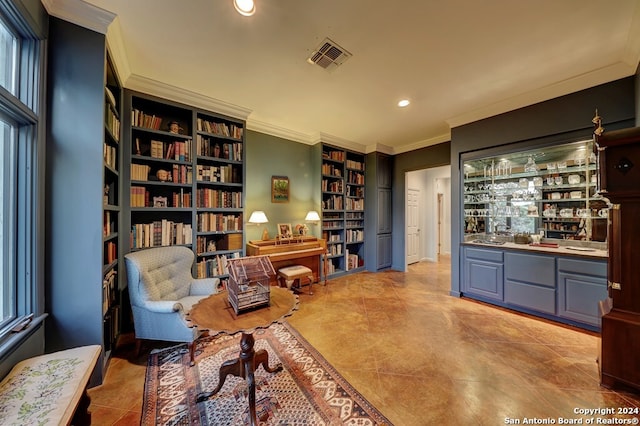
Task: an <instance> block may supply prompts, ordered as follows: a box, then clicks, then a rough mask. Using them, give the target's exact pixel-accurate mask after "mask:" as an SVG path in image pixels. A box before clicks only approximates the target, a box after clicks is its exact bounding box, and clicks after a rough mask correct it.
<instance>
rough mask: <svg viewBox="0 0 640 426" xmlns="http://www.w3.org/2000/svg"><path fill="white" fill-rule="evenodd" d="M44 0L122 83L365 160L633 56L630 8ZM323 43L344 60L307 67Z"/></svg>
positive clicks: (569, 86)
mask: <svg viewBox="0 0 640 426" xmlns="http://www.w3.org/2000/svg"><path fill="white" fill-rule="evenodd" d="M42 2H43V4H44V5H45V7H47V10H48V11H49V13H51V14H52V15H54V16H59V17H61V18H64V19H67V20H70V21H71V22H75V23H79V24H80V25H84V26H87V27H89V28H92V29H97V30H99V31H100V30H102V32H106V34H107V41H108V43H109V46H110V50H111V51H112V52H113V53H114V56H116V57H117V60H116V66H117V68H118V72H119V74H120V77H121V79H122V81H123V83H124V85H125V86H126V87H129V88H132V89H136V90H140V89H143V90H144V91H146V92H149V91H152V93H154V94H158V95H164V96H165V97H169V98H172V99H174V100H179V101H185V102H187V103H189V104H190V105H196V106H199V105H207V106H210V105H213V106H214V107H216V108H217V110H221V112H225V108H226V109H227V110H226V112H230V113H231V114H232V115H236V116H242V118H246V120H247V127H248V128H249V129H253V130H257V131H262V132H265V133H269V134H274V135H276V136H281V137H285V138H288V139H292V140H296V141H300V142H304V143H316V142H318V141H320V140H321V141H324V142H331V143H338V144H340V145H342V146H344V147H347V148H354V149H360V150H362V151H365V152H369V151H374V150H380V151H386V152H388V153H400V152H406V151H409V150H412V149H416V148H420V147H423V146H428V145H432V144H435V143H439V142H443V141H447V140H450V129H451V128H452V127H456V126H459V125H462V124H465V123H469V122H472V121H475V120H478V119H482V118H486V117H489V116H492V115H495V114H499V113H502V112H506V111H510V110H513V109H516V108H520V107H523V106H527V105H531V104H533V103H537V102H541V101H544V100H547V99H551V98H554V97H557V96H561V95H564V94H567V93H571V92H575V91H577V90H581V89H585V88H588V87H592V86H595V85H598V84H602V83H606V82H609V81H613V80H616V79H619V78H623V77H626V76H629V75H633V74H634V73H635V72H636V69H637V67H638V63H639V60H640V0H615V1H613V2H604V1H602V0H563V1H557V0H536V1H513V0H486V1H477V0H447V1H433V0H405V1H399V2H398V1H371V0H322V1H320V0H316V1H312V0H255V2H256V8H257V11H256V14H255V15H254V16H252V17H243V16H241V15H239V14H238V13H237V12H236V11H235V9H234V7H233V5H232V0H187V1H184V0H183V1H178V0H153V1H151V0H147V1H140V0H138V1H133V0H87V1H86V2H83V1H81V0H42ZM96 22H98V23H97V24H96ZM100 25H102V27H101V26H100ZM92 26H93V27H92ZM325 37H329V38H330V39H331V40H333V41H334V42H336V43H337V44H338V45H340V46H341V47H343V48H344V49H346V50H347V51H348V52H349V53H351V55H352V56H351V57H350V58H349V59H348V60H346V61H345V62H344V63H343V64H342V65H340V66H339V67H337V68H335V69H334V70H333V71H327V70H325V69H323V68H321V67H320V66H318V65H315V64H310V63H308V62H307V60H306V59H307V57H309V55H310V54H311V53H312V52H313V51H314V49H316V48H317V47H318V45H319V44H320V43H321V42H322V41H323V40H324V39H325ZM403 98H407V99H410V100H411V104H410V105H409V106H408V107H406V108H399V107H397V106H396V103H397V102H398V101H399V100H400V99H403ZM218 107H219V108H218Z"/></svg>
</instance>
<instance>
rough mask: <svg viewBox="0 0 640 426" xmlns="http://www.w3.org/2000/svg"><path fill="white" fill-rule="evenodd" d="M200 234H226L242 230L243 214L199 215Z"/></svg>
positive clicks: (198, 227) (198, 229)
mask: <svg viewBox="0 0 640 426" xmlns="http://www.w3.org/2000/svg"><path fill="white" fill-rule="evenodd" d="M196 229H197V231H198V232H225V231H241V230H242V214H237V215H235V214H223V213H198V216H197V228H196Z"/></svg>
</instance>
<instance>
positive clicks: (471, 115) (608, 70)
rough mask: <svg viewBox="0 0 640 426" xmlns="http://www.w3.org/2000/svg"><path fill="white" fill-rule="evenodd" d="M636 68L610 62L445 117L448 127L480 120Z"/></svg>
mask: <svg viewBox="0 0 640 426" xmlns="http://www.w3.org/2000/svg"><path fill="white" fill-rule="evenodd" d="M635 72H636V68H635V67H634V66H631V65H630V64H628V63H625V62H622V61H620V62H616V63H613V64H611V65H608V66H605V67H602V68H599V69H596V70H593V71H590V72H587V73H584V74H580V75H577V76H574V77H571V78H568V79H566V80H563V81H559V82H557V83H554V84H550V85H548V86H545V87H541V88H538V89H534V90H531V91H528V92H525V93H521V94H519V95H516V96H512V97H510V98H507V99H503V100H500V101H498V102H494V103H492V104H489V105H485V106H483V107H481V108H477V109H475V110H472V111H469V112H466V113H464V114H461V115H458V116H456V117H452V118H450V119H448V120H446V123H447V124H448V125H449V128H454V127H458V126H462V125H464V124H469V123H472V122H474V121H478V120H483V119H485V118H488V117H493V116H494V115H499V114H503V113H505V112H509V111H513V110H516V109H519V108H524V107H527V106H529V105H533V104H537V103H540V102H544V101H548V100H550V99H554V98H558V97H560V96H564V95H568V94H570V93H575V92H579V91H581V90H584V89H586V88H589V87H595V86H598V85H600V84H605V83H608V82H611V81H614V80H618V79H621V78H625V77H629V76H630V75H633V74H635Z"/></svg>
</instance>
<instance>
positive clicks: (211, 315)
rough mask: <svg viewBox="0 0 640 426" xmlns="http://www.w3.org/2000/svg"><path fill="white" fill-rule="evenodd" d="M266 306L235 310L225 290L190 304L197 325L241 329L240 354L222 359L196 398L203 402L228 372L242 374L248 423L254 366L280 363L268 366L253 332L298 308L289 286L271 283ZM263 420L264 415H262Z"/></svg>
mask: <svg viewBox="0 0 640 426" xmlns="http://www.w3.org/2000/svg"><path fill="white" fill-rule="evenodd" d="M270 290H271V297H270V303H269V306H266V307H263V308H259V309H255V310H251V311H246V312H241V313H240V314H236V313H235V310H234V309H233V306H232V305H231V303H230V302H229V300H228V293H227V292H226V291H225V292H221V293H217V294H214V295H211V296H209V297H208V298H206V299H203V300H201V301H200V302H198V303H197V304H196V305H194V306H193V308H191V312H190V313H189V320H190V321H191V322H192V323H194V324H195V325H197V326H198V327H200V328H206V329H209V330H211V331H213V332H223V333H227V334H235V333H238V332H242V337H241V339H240V355H239V356H238V358H236V359H232V360H228V361H225V362H224V363H223V364H222V366H221V367H220V379H219V381H218V386H217V387H216V388H215V389H214V390H213V391H210V392H201V393H200V394H199V395H198V396H197V397H196V402H203V401H206V400H207V399H209V398H211V397H212V396H213V395H215V394H216V393H218V392H219V391H220V389H222V386H223V385H224V382H225V380H226V378H227V376H228V375H230V374H231V375H234V376H237V377H242V378H244V379H245V380H246V381H247V385H248V387H249V414H250V418H251V425H252V426H256V425H257V424H258V420H257V418H256V384H255V379H254V371H255V369H256V368H257V367H258V366H260V365H262V366H263V367H264V369H265V370H266V371H267V372H269V373H274V372H276V371H280V370H282V365H281V364H278V365H276V366H275V367H270V366H269V353H268V352H267V351H265V350H264V349H260V350H259V351H256V350H255V349H254V347H253V346H254V343H255V339H254V338H253V332H254V331H255V330H257V329H260V328H267V327H269V326H270V325H271V324H273V323H275V322H281V321H283V320H284V318H286V317H288V316H290V315H292V314H293V312H294V311H295V310H296V309H298V296H296V295H295V294H293V293H292V292H291V291H290V290H288V289H285V288H279V287H271V289H270ZM261 420H265V419H261Z"/></svg>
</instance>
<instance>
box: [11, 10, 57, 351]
mask: <svg viewBox="0 0 640 426" xmlns="http://www.w3.org/2000/svg"><path fill="white" fill-rule="evenodd" d="M0 19H1V20H2V22H3V24H4V25H5V26H6V27H7V28H8V29H9V31H10V32H11V33H12V34H13V35H14V36H16V38H17V43H16V44H17V55H16V56H17V63H16V70H15V74H16V78H15V81H14V85H15V88H14V93H11V92H10V91H9V90H7V89H6V88H4V87H2V86H0V115H2V118H3V121H7V122H9V123H10V124H12V125H14V126H15V127H14V133H15V134H14V140H15V150H14V153H15V158H14V159H13V161H15V163H14V165H15V175H14V178H15V182H16V188H15V198H14V201H15V211H14V216H13V219H15V221H14V224H12V225H13V226H12V228H13V241H12V243H11V244H12V247H13V248H14V252H13V253H12V256H13V258H12V259H11V266H10V267H11V268H12V273H11V276H12V281H13V282H12V283H11V285H13V286H14V289H13V291H14V297H15V301H14V309H15V312H14V314H15V316H14V317H13V318H12V319H11V320H10V321H6V322H5V323H2V325H1V326H0V359H1V358H2V357H3V356H4V355H6V353H7V352H8V351H10V350H12V348H13V346H14V345H16V344H18V343H19V339H16V338H15V337H16V333H12V331H11V330H12V329H13V328H14V327H16V325H18V324H21V323H23V322H24V321H25V319H27V318H29V319H30V318H33V317H35V318H37V319H38V322H39V321H41V320H42V318H44V276H43V271H44V235H45V233H44V229H45V227H44V220H45V219H44V207H45V205H44V182H45V179H44V178H45V176H44V174H45V167H44V166H45V156H44V154H45V143H44V141H45V128H44V122H45V121H44V102H43V100H44V94H45V93H44V81H45V79H46V75H45V68H44V67H45V64H46V56H45V52H46V41H45V40H44V37H43V36H42V33H43V29H42V28H37V24H36V23H35V22H34V21H33V18H32V17H31V16H30V15H29V13H28V11H27V9H26V8H25V5H24V4H23V3H22V2H21V0H0ZM39 33H41V35H39ZM4 192H5V193H6V192H7V191H4Z"/></svg>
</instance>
